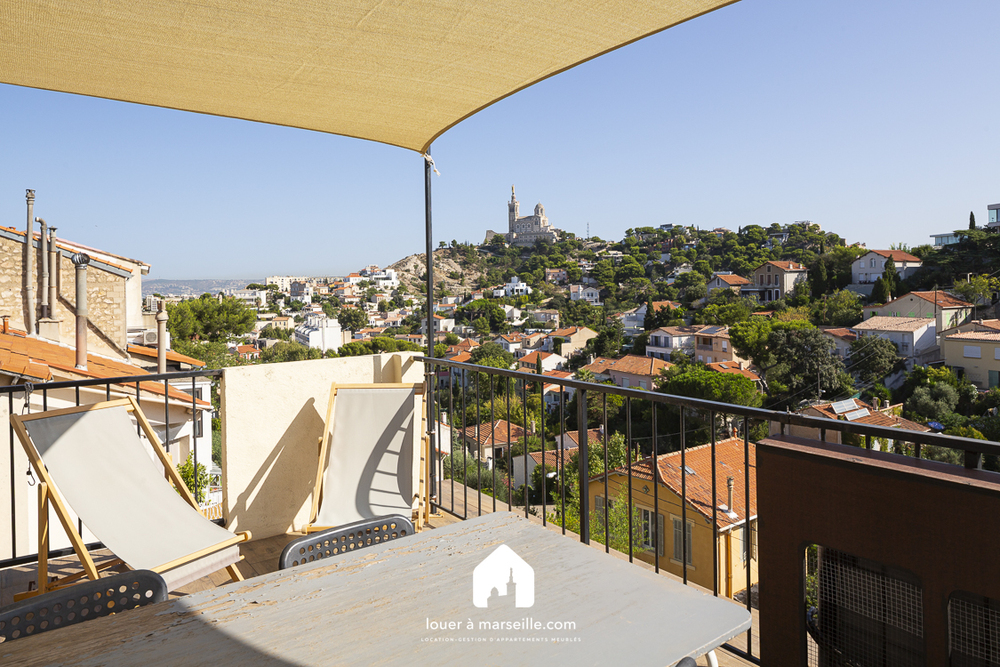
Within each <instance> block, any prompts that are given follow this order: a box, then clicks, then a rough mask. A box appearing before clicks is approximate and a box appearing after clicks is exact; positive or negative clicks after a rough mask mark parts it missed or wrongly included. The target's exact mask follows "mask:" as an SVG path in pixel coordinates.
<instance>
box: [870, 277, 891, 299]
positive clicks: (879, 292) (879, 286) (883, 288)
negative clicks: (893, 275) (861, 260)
mask: <svg viewBox="0 0 1000 667" xmlns="http://www.w3.org/2000/svg"><path fill="white" fill-rule="evenodd" d="M890 298H891V295H890V293H889V286H888V285H887V284H886V281H885V280H883V279H882V277H881V276H879V277H878V278H877V279H876V280H875V287H874V288H873V289H872V296H871V301H872V303H879V304H882V303H888V302H889V299H890Z"/></svg>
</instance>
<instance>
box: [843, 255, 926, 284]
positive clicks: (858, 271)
mask: <svg viewBox="0 0 1000 667" xmlns="http://www.w3.org/2000/svg"><path fill="white" fill-rule="evenodd" d="M890 257H891V258H892V261H893V263H894V264H895V265H896V273H898V274H899V277H900V278H901V279H903V280H906V279H907V278H909V277H910V276H912V275H913V274H914V273H916V271H917V269H919V268H920V267H921V266H922V265H923V263H922V262H921V261H920V258H919V257H914V256H913V255H911V254H910V253H908V252H903V251H902V250H869V251H868V252H866V253H865V254H864V255H862V256H861V257H859V258H858V259H857V260H855V261H854V263H853V264H851V282H852V283H855V284H858V285H864V284H866V283H874V282H875V281H876V280H878V279H879V278H881V277H882V273H883V272H884V271H885V262H886V260H887V259H889V258H890Z"/></svg>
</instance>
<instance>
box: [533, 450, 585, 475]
mask: <svg viewBox="0 0 1000 667" xmlns="http://www.w3.org/2000/svg"><path fill="white" fill-rule="evenodd" d="M578 451H579V448H577V447H567V448H566V449H546V450H545V454H544V456H543V455H542V452H529V453H528V456H530V457H531V458H532V459H533V460H534V461H535V464H536V465H540V464H541V463H542V460H543V458H544V460H545V465H547V466H552V467H553V468H555V469H556V470H557V471H558V470H559V469H561V468H562V466H563V463H565V464H567V465H570V463H571V458H572V457H573V455H574V454H576V453H577V452H578Z"/></svg>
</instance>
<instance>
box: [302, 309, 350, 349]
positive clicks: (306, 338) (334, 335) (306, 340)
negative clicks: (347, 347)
mask: <svg viewBox="0 0 1000 667" xmlns="http://www.w3.org/2000/svg"><path fill="white" fill-rule="evenodd" d="M295 340H296V342H298V343H301V344H302V345H305V346H306V347H313V348H316V349H317V350H320V351H322V352H326V351H327V350H334V351H336V350H339V349H340V346H341V344H342V343H343V341H344V336H343V334H342V333H341V330H340V322H338V321H337V320H336V319H331V318H329V317H326V316H325V315H310V316H308V317H307V318H306V321H305V322H303V323H302V324H300V325H299V326H297V327H295Z"/></svg>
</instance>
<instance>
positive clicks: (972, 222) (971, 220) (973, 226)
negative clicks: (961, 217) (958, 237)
mask: <svg viewBox="0 0 1000 667" xmlns="http://www.w3.org/2000/svg"><path fill="white" fill-rule="evenodd" d="M969 229H970V230H973V231H975V229H976V214H975V213H973V212H972V211H969Z"/></svg>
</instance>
